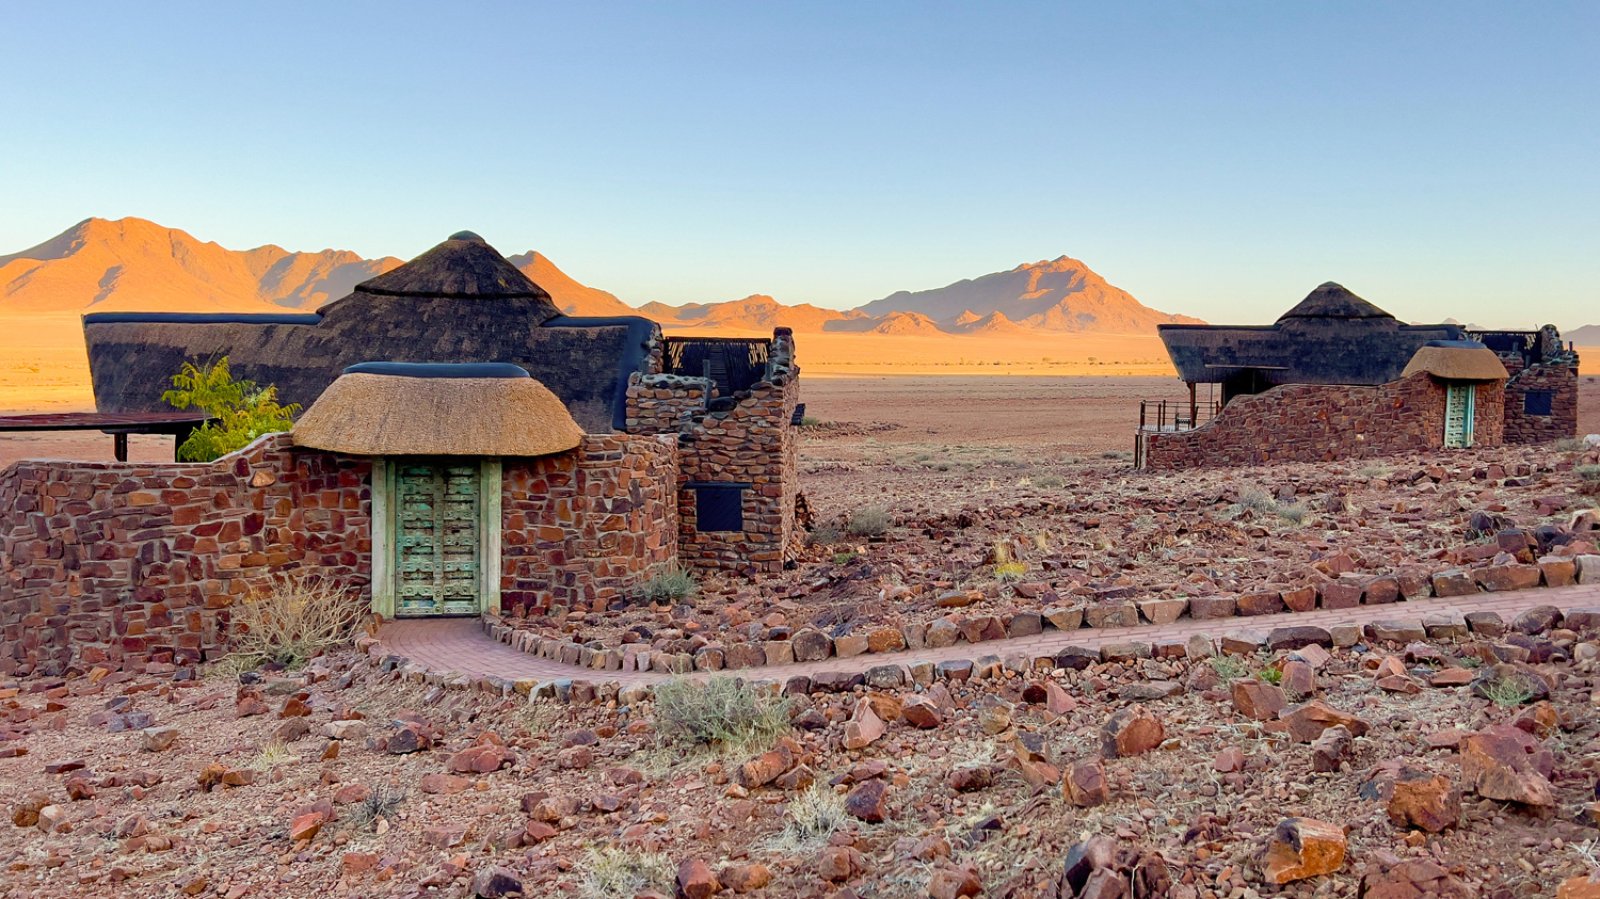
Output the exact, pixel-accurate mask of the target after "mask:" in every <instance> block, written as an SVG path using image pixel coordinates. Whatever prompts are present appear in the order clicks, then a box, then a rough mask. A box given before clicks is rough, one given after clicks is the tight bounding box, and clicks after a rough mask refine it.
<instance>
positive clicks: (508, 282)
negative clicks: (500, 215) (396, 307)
mask: <svg viewBox="0 0 1600 899" xmlns="http://www.w3.org/2000/svg"><path fill="white" fill-rule="evenodd" d="M356 290H357V291H360V292H362V293H369V294H376V295H379V296H390V297H479V298H483V299H506V298H510V297H526V298H528V299H533V300H541V301H543V303H544V305H545V306H547V307H548V309H547V310H546V311H547V313H548V314H547V315H546V316H545V318H547V319H548V318H555V317H556V316H558V315H560V314H561V311H560V310H559V309H557V308H556V306H555V303H554V302H552V301H551V299H550V294H548V293H545V290H544V288H542V287H540V286H539V285H537V284H535V283H533V282H532V281H531V280H529V279H528V276H527V275H524V274H523V273H522V272H521V271H518V270H517V267H516V266H514V265H512V264H511V262H510V261H509V260H507V259H506V258H505V257H504V256H501V255H500V254H499V253H498V252H496V251H495V249H494V248H493V247H491V246H489V245H488V244H487V243H485V242H484V240H483V238H481V237H479V236H478V235H476V234H473V233H472V232H471V231H460V232H457V233H455V234H452V235H451V236H450V239H449V240H446V241H445V242H444V243H441V244H439V245H438V246H436V247H434V248H433V249H431V250H429V251H427V252H426V253H423V254H422V255H421V256H418V257H417V258H415V259H413V260H411V261H410V262H408V263H406V264H405V265H402V266H400V267H399V268H396V269H393V270H391V271H388V272H385V273H384V274H381V275H379V276H378V277H376V278H371V279H369V280H367V281H363V282H361V283H360V284H358V285H356ZM335 302H337V301H335ZM323 308H324V309H326V308H327V307H326V306H325V307H323Z"/></svg>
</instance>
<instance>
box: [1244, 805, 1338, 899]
mask: <svg viewBox="0 0 1600 899" xmlns="http://www.w3.org/2000/svg"><path fill="white" fill-rule="evenodd" d="M1346 846H1347V844H1346V841H1345V835H1344V828H1342V827H1337V826H1335V825H1333V824H1329V823H1328V822H1326V821H1318V820H1317V819H1315V818H1285V819H1283V820H1282V821H1280V822H1278V826H1277V827H1275V828H1273V830H1272V836H1271V837H1269V838H1268V840H1267V851H1266V856H1265V858H1264V859H1263V861H1262V871H1263V873H1264V874H1265V875H1266V878H1267V880H1268V881H1269V882H1271V883H1277V884H1284V883H1290V882H1292V881H1296V880H1305V879H1306V878H1308V877H1317V876H1319V875H1322V874H1332V873H1333V872H1335V871H1337V870H1339V869H1340V868H1342V867H1344V856H1345V850H1346Z"/></svg>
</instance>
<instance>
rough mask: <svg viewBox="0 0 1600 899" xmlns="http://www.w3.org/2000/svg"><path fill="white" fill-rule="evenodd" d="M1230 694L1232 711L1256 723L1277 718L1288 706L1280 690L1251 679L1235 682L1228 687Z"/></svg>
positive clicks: (1241, 679)
mask: <svg viewBox="0 0 1600 899" xmlns="http://www.w3.org/2000/svg"><path fill="white" fill-rule="evenodd" d="M1230 693H1231V694H1232V696H1233V708H1234V711H1237V712H1238V713H1239V714H1241V715H1243V716H1245V717H1246V718H1252V719H1254V720H1256V721H1270V720H1271V719H1273V718H1276V717H1278V712H1280V711H1282V710H1283V708H1284V706H1286V705H1288V704H1289V703H1288V700H1287V699H1285V698H1284V695H1283V690H1282V689H1280V688H1278V687H1277V686H1275V685H1273V684H1265V683H1262V682H1261V681H1258V680H1255V679H1253V678H1239V679H1237V680H1235V681H1234V682H1233V684H1232V685H1231V687H1230Z"/></svg>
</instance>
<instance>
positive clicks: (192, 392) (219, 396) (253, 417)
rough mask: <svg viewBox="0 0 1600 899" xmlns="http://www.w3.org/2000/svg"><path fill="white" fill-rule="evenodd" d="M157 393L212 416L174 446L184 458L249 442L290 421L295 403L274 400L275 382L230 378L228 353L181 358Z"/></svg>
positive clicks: (206, 457)
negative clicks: (198, 358) (262, 383)
mask: <svg viewBox="0 0 1600 899" xmlns="http://www.w3.org/2000/svg"><path fill="white" fill-rule="evenodd" d="M161 398H162V399H163V400H165V401H166V402H167V403H169V404H171V406H172V407H173V408H174V409H188V408H191V407H192V408H195V409H199V410H200V411H201V412H204V413H205V414H206V415H207V416H208V417H209V418H211V419H212V420H211V421H208V422H206V423H205V424H204V425H201V426H200V427H198V428H196V429H195V430H194V431H193V432H192V433H190V435H189V439H187V440H185V441H184V442H183V444H182V445H180V446H179V447H178V458H179V459H182V460H184V461H186V462H210V461H211V460H212V459H219V458H221V457H223V456H226V455H227V454H228V453H231V452H234V451H235V450H240V449H243V448H245V447H246V446H249V445H250V444H251V443H252V442H254V441H255V440H256V439H257V438H259V437H261V436H262V435H263V434H277V433H280V432H283V431H287V430H289V429H290V428H292V427H294V417H295V416H296V415H298V414H299V413H300V406H299V405H297V404H294V403H290V404H289V405H287V406H285V405H283V404H281V403H279V402H278V388H276V387H274V386H272V385H270V384H269V385H267V386H266V387H262V386H260V385H258V384H257V383H256V382H254V381H249V380H235V379H234V377H233V373H232V372H231V371H229V370H228V357H227V356H223V357H222V358H221V359H218V360H216V361H215V362H201V363H198V364H197V363H194V362H185V363H183V368H181V369H179V370H178V373H177V374H175V375H173V376H172V389H171V390H168V391H167V392H165V393H163V394H161Z"/></svg>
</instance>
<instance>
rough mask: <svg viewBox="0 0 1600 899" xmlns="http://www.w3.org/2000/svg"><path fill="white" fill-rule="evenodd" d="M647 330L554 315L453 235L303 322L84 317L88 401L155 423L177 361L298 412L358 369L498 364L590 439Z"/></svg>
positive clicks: (647, 324)
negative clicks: (246, 384) (367, 365)
mask: <svg viewBox="0 0 1600 899" xmlns="http://www.w3.org/2000/svg"><path fill="white" fill-rule="evenodd" d="M660 333H661V332H660V328H659V327H657V325H656V324H655V323H654V322H652V321H650V320H649V319H646V318H642V317H637V316H619V317H616V318H579V317H573V316H565V315H562V314H561V313H560V311H559V310H558V309H557V308H556V306H555V304H554V303H553V302H551V300H550V296H549V294H547V293H546V292H545V291H544V290H543V289H541V288H540V287H539V286H538V285H537V284H535V283H533V282H532V281H531V280H529V279H528V278H527V276H525V275H523V274H522V273H521V272H520V271H518V270H517V268H516V267H515V266H513V265H512V264H511V263H510V262H509V261H508V260H506V258H505V257H504V256H501V255H500V253H498V252H497V251H496V250H495V249H494V248H493V247H491V246H489V245H488V244H487V243H484V242H483V239H482V238H480V237H478V236H477V235H475V234H471V233H470V232H460V233H457V234H455V235H452V236H451V237H450V239H448V240H446V241H444V242H443V243H441V244H439V245H438V246H436V247H434V248H433V249H431V250H429V251H427V252H426V253H423V254H422V255H421V256H418V257H417V258H416V259H413V260H411V261H410V262H408V263H406V264H405V265H402V266H400V267H399V268H396V269H394V270H393V271H390V272H388V273H386V274H383V275H379V276H378V277H376V278H372V279H371V280H368V281H365V282H363V283H361V284H360V285H357V287H356V289H355V290H354V291H353V292H352V293H351V294H350V295H349V296H346V297H344V298H343V299H340V300H335V301H333V302H332V303H329V304H327V305H325V306H323V307H322V308H321V309H319V310H317V312H316V313H315V314H295V315H270V314H269V315H240V314H222V315H184V314H172V313H98V314H91V315H86V316H84V336H85V338H86V340H87V342H88V347H89V370H90V374H91V377H92V380H93V382H94V395H95V404H96V406H97V407H98V408H99V410H100V411H102V412H155V411H163V410H167V409H168V408H169V407H168V406H167V404H166V403H164V402H162V400H161V392H162V391H163V390H165V389H166V388H167V387H169V386H171V378H172V375H173V374H174V373H175V372H177V371H178V369H179V368H180V367H181V366H182V365H183V363H184V362H186V361H190V360H209V359H215V358H218V357H221V356H224V355H226V356H228V357H229V361H230V363H231V366H232V368H233V371H234V373H235V374H236V375H238V376H239V377H244V378H249V379H251V380H254V381H256V382H257V383H261V384H272V385H275V386H276V387H277V388H278V395H279V396H280V397H281V398H282V399H283V400H284V401H285V402H290V403H299V404H301V405H302V406H307V407H309V406H311V405H312V404H313V403H315V402H316V400H317V398H318V397H319V396H320V395H321V394H322V392H323V391H324V390H326V389H327V387H328V385H329V384H331V383H333V380H334V378H336V377H338V376H339V373H340V372H341V371H343V370H344V369H346V368H348V367H349V366H352V365H355V364H357V363H360V362H367V361H373V360H378V361H393V362H446V363H457V362H505V363H510V364H512V365H516V366H518V367H520V368H523V369H525V370H527V371H528V372H529V373H530V374H532V376H533V377H534V378H535V379H537V380H538V381H539V382H540V383H542V384H544V385H545V386H546V387H548V388H549V389H550V391H551V392H552V393H554V394H555V395H556V396H557V397H559V398H560V399H561V401H562V402H563V403H565V404H566V407H567V409H568V410H569V411H570V412H571V414H572V417H573V418H575V419H576V420H578V421H579V422H581V423H582V424H583V426H584V428H585V429H586V430H588V431H591V432H606V431H613V430H618V431H620V430H622V429H623V426H624V422H625V419H626V406H627V386H628V376H629V375H630V374H632V373H633V372H635V371H640V370H642V369H643V368H644V367H645V366H646V361H647V358H648V354H649V351H650V350H649V348H650V344H651V343H652V342H653V341H655V340H658V339H659V337H660Z"/></svg>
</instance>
